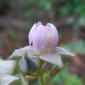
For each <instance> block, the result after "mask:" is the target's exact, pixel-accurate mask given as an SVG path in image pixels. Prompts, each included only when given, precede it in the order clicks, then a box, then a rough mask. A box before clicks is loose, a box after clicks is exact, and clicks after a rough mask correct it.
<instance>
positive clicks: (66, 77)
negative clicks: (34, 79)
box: [51, 67, 83, 85]
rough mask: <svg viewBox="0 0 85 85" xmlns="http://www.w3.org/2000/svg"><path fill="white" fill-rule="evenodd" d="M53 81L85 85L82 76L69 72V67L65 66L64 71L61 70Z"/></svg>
mask: <svg viewBox="0 0 85 85" xmlns="http://www.w3.org/2000/svg"><path fill="white" fill-rule="evenodd" d="M51 83H52V84H64V85H83V83H82V80H81V78H79V77H78V76H77V75H73V74H70V73H69V72H68V67H65V68H64V69H63V70H62V71H60V72H59V73H58V74H57V75H56V76H55V77H54V78H53V80H52V82H51Z"/></svg>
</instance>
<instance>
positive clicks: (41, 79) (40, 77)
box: [38, 61, 44, 85]
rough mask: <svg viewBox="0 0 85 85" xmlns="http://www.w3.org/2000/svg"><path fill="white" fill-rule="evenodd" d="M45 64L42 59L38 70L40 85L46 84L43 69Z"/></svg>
mask: <svg viewBox="0 0 85 85" xmlns="http://www.w3.org/2000/svg"><path fill="white" fill-rule="evenodd" d="M43 64H44V62H43V61H41V62H40V70H39V72H38V76H39V81H40V85H44V79H43V75H44V71H43V68H42V67H43Z"/></svg>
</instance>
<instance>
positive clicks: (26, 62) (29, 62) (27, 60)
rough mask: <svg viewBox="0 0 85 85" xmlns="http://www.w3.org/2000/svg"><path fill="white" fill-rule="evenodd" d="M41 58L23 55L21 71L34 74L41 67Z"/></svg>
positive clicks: (20, 63)
mask: <svg viewBox="0 0 85 85" xmlns="http://www.w3.org/2000/svg"><path fill="white" fill-rule="evenodd" d="M39 65H40V64H39V59H38V58H37V57H36V56H31V55H30V57H29V56H25V57H22V58H21V60H20V62H19V67H20V70H21V72H23V73H25V74H33V73H35V72H37V70H38V69H39V67H40V66H39Z"/></svg>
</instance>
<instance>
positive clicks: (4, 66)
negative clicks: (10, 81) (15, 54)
mask: <svg viewBox="0 0 85 85" xmlns="http://www.w3.org/2000/svg"><path fill="white" fill-rule="evenodd" d="M15 68H16V61H14V60H0V74H13V72H14V70H15Z"/></svg>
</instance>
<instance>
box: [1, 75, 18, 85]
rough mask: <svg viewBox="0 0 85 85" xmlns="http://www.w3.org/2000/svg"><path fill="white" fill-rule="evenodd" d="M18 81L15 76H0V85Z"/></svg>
mask: <svg viewBox="0 0 85 85" xmlns="http://www.w3.org/2000/svg"><path fill="white" fill-rule="evenodd" d="M18 79H19V78H18V77H16V76H11V75H5V74H0V85H9V84H10V83H12V82H13V81H15V80H18Z"/></svg>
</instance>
